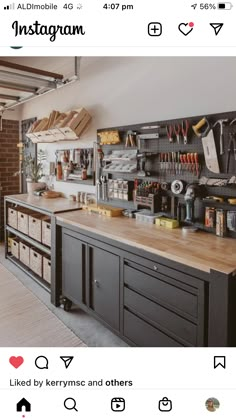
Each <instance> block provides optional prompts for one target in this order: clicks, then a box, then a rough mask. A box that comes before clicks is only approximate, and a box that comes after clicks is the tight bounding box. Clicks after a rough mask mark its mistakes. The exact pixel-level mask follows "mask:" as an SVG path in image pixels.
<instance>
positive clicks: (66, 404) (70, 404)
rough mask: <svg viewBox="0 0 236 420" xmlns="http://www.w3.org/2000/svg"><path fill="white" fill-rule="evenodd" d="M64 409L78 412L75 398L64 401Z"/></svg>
mask: <svg viewBox="0 0 236 420" xmlns="http://www.w3.org/2000/svg"><path fill="white" fill-rule="evenodd" d="M64 407H65V408H66V409H67V410H75V411H78V410H77V408H76V401H75V399H74V398H66V399H65V401H64Z"/></svg>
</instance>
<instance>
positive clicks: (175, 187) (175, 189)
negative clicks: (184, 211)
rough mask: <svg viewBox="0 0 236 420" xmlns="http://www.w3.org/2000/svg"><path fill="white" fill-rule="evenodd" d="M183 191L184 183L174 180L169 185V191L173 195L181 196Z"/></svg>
mask: <svg viewBox="0 0 236 420" xmlns="http://www.w3.org/2000/svg"><path fill="white" fill-rule="evenodd" d="M183 190H184V183H183V181H180V180H177V179H176V180H175V181H173V182H172V184H171V191H172V193H173V194H181V193H182V192H183Z"/></svg>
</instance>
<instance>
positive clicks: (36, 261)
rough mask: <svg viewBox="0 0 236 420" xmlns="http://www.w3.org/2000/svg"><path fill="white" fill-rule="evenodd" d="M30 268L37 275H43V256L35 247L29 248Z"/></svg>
mask: <svg viewBox="0 0 236 420" xmlns="http://www.w3.org/2000/svg"><path fill="white" fill-rule="evenodd" d="M30 269H31V270H32V271H33V272H34V273H35V274H37V275H38V276H39V277H42V275H43V256H42V254H40V253H39V252H38V250H37V249H36V248H31V249H30Z"/></svg>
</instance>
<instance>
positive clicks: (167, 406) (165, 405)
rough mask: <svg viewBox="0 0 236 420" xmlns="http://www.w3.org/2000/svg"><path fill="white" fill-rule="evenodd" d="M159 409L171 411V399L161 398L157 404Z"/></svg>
mask: <svg viewBox="0 0 236 420" xmlns="http://www.w3.org/2000/svg"><path fill="white" fill-rule="evenodd" d="M158 409H159V411H171V410H172V401H171V400H168V398H167V397H164V398H162V400H160V401H159V404H158Z"/></svg>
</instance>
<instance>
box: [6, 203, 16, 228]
mask: <svg viewBox="0 0 236 420" xmlns="http://www.w3.org/2000/svg"><path fill="white" fill-rule="evenodd" d="M7 216H8V220H7V223H8V225H9V226H11V227H13V228H14V229H17V226H18V223H17V210H16V209H13V208H11V207H9V208H8V215H7Z"/></svg>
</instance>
